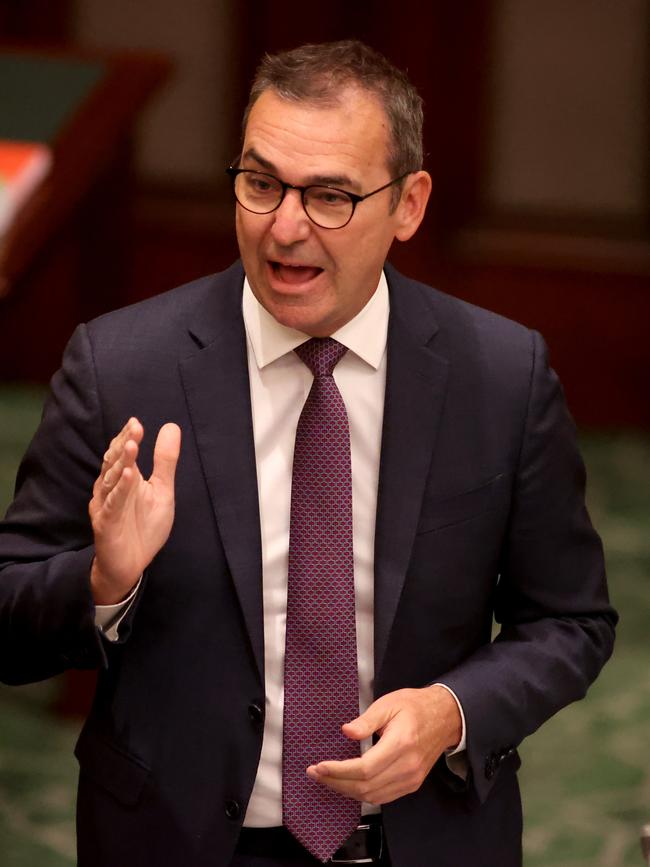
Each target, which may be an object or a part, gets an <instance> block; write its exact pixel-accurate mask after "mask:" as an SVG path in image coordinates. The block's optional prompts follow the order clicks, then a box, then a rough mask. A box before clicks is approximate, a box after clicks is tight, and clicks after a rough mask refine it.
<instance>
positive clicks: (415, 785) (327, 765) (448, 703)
mask: <svg viewBox="0 0 650 867" xmlns="http://www.w3.org/2000/svg"><path fill="white" fill-rule="evenodd" d="M342 730H343V734H344V735H346V737H349V738H353V739H354V740H357V741H361V740H363V739H364V738H367V737H370V736H371V735H373V734H375V732H376V733H378V734H379V735H380V738H379V741H378V742H377V743H376V744H374V745H373V746H372V747H371V748H370V749H369V750H368V751H367V752H366V753H364V755H363V756H361V758H358V759H348V760H346V761H342V762H328V761H325V762H319V763H318V764H317V765H310V767H309V768H307V775H308V776H309V777H310V778H311V779H312V780H315V781H316V782H319V783H322V784H323V785H325V786H327V787H328V788H330V789H333V790H334V791H335V792H340V794H342V795H346V796H347V797H348V798H355V799H356V800H357V801H367V802H369V803H371V804H387V803H389V802H390V801H394V800H395V799H396V798H401V797H402V795H408V794H409V793H410V792H415V791H417V789H419V788H420V786H421V785H422V783H423V781H424V779H425V777H426V776H427V774H428V773H429V771H430V770H431V768H432V767H433V765H434V764H435V763H436V761H437V760H438V758H439V757H440V756H441V755H442V753H443V752H444V751H445V750H447V749H454V748H455V747H456V746H457V745H458V743H459V742H460V739H461V733H462V721H461V717H460V712H459V710H458V705H457V704H456V700H455V699H454V697H453V696H452V695H451V693H450V692H449V691H448V690H446V689H445V688H444V687H442V686H437V685H434V686H427V687H424V688H423V689H399V690H397V691H396V692H390V693H388V694H387V695H383V696H382V697H381V698H379V699H377V701H375V702H373V703H372V704H371V705H370V707H369V708H368V710H367V711H366V712H365V713H363V714H361V716H359V717H357V718H356V719H354V720H352V722H349V723H345V725H343V727H342Z"/></svg>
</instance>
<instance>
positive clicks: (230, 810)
mask: <svg viewBox="0 0 650 867" xmlns="http://www.w3.org/2000/svg"><path fill="white" fill-rule="evenodd" d="M224 811H225V813H226V816H227V817H228V818H229V819H239V817H240V815H241V807H240V806H239V803H238V802H237V801H226V803H225V804H224Z"/></svg>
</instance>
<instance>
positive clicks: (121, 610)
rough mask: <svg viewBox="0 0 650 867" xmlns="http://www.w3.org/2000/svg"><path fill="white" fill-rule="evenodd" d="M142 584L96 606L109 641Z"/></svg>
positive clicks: (99, 624)
mask: <svg viewBox="0 0 650 867" xmlns="http://www.w3.org/2000/svg"><path fill="white" fill-rule="evenodd" d="M141 583H142V575H140V577H139V578H138V583H137V584H136V585H135V587H134V588H133V590H132V591H131V592H130V593H129V595H128V596H127V597H126V599H123V600H122V601H121V602H118V603H117V604H115V605H95V626H97V627H98V628H99V629H101V631H102V632H103V633H104V635H105V636H106V638H108V640H109V641H117V639H118V638H119V637H120V636H119V632H118V628H119V625H120V623H121V622H122V620H123V619H124V616H125V615H126V612H127V611H128V610H129V608H130V607H131V603H132V602H133V600H134V599H135V595H136V593H137V592H138V590H139V589H140V584H141ZM450 692H451V690H450Z"/></svg>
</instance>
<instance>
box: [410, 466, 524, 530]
mask: <svg viewBox="0 0 650 867" xmlns="http://www.w3.org/2000/svg"><path fill="white" fill-rule="evenodd" d="M509 482H510V473H499V474H498V475H496V476H493V477H492V478H490V479H488V480H487V481H486V482H483V483H482V484H479V485H477V486H476V487H473V488H470V489H469V490H465V491H460V492H459V493H457V494H452V495H450V496H446V497H443V498H440V499H438V498H430V497H429V498H427V497H425V500H424V503H423V504H422V511H421V513H420V520H419V523H418V528H417V533H418V534H422V533H431V532H432V531H434V530H442V529H443V528H444V527H451V526H453V525H454V524H460V523H462V522H464V521H469V520H471V519H472V518H476V517H477V516H479V515H482V514H483V513H485V512H489V511H492V510H495V509H503V508H506V507H507V506H508V505H509V497H510V486H509Z"/></svg>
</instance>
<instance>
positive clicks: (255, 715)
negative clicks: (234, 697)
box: [248, 703, 264, 723]
mask: <svg viewBox="0 0 650 867" xmlns="http://www.w3.org/2000/svg"><path fill="white" fill-rule="evenodd" d="M248 716H249V717H250V719H251V722H254V723H263V722H264V711H263V710H262V708H261V707H260V706H259V704H255V703H253V704H249V705H248Z"/></svg>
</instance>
